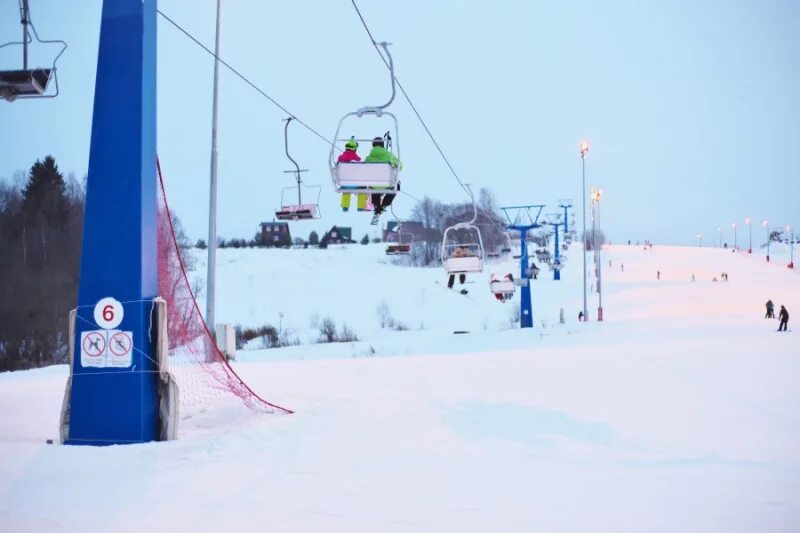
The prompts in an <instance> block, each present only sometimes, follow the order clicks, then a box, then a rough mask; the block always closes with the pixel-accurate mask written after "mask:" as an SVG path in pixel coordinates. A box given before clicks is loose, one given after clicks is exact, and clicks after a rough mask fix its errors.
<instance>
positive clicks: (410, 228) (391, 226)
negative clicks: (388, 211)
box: [383, 220, 441, 244]
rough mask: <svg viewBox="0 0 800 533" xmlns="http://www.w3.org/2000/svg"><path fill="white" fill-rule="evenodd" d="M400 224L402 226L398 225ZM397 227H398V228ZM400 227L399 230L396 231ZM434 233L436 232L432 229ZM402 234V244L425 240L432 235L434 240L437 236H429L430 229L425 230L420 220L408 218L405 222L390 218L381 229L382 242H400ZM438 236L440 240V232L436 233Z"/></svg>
mask: <svg viewBox="0 0 800 533" xmlns="http://www.w3.org/2000/svg"><path fill="white" fill-rule="evenodd" d="M400 224H402V227H399V226H400ZM398 227H399V228H398ZM398 229H400V231H398ZM434 233H438V232H436V231H435V230H434ZM401 234H402V240H403V244H408V243H410V242H412V241H415V242H417V241H419V242H421V241H425V240H427V239H430V238H431V237H432V239H433V240H435V239H436V238H437V237H436V235H433V236H431V231H430V230H426V229H425V226H423V225H422V222H417V221H415V220H408V221H405V222H402V223H401V222H397V221H396V220H390V221H389V222H387V223H386V228H384V230H383V242H398V243H399V242H400V237H401ZM438 238H439V239H440V240H441V233H439V234H438Z"/></svg>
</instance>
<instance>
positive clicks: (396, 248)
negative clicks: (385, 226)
mask: <svg viewBox="0 0 800 533" xmlns="http://www.w3.org/2000/svg"><path fill="white" fill-rule="evenodd" d="M409 252H411V245H410V244H390V245H388V246H387V247H386V255H408V253H409Z"/></svg>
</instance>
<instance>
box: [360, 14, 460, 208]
mask: <svg viewBox="0 0 800 533" xmlns="http://www.w3.org/2000/svg"><path fill="white" fill-rule="evenodd" d="M350 2H351V3H352V4H353V8H355V10H356V13H357V14H358V18H359V19H361V24H362V25H363V26H364V30H366V32H367V35H368V36H369V39H370V41H371V42H372V46H374V47H375V51H376V52H377V53H378V55H379V56H380V57H381V60H382V61H383V63H384V64H385V65H386V68H389V62H388V61H387V60H386V58H385V57H384V56H383V54H382V53H381V50H380V48H378V43H377V41H375V38H374V37H373V36H372V32H371V31H370V29H369V26H368V25H367V22H366V21H365V20H364V16H363V15H362V14H361V10H360V9H359V8H358V4H356V0H350ZM394 80H395V82H396V83H397V86H398V87H399V88H400V92H402V93H403V96H404V97H405V99H406V101H407V102H408V105H409V106H411V109H412V110H413V111H414V114H415V115H417V119H419V122H420V124H422V127H423V128H424V129H425V132H426V133H427V134H428V137H430V139H431V142H433V145H434V146H435V147H436V150H437V151H438V152H439V155H441V156H442V159H443V160H444V162H445V164H446V165H447V167H448V168H449V169H450V172H451V173H452V174H453V177H454V178H455V179H456V181H457V182H458V184H459V185H460V186H461V188H462V189H464V192H465V193H467V195H468V196H469V197H470V198H473V196H472V193H471V192H470V191H469V190H468V189H467V187H466V186H465V185H464V182H462V181H461V178H459V177H458V173H456V171H455V169H454V168H453V165H451V164H450V160H449V159H447V156H446V155H445V154H444V151H443V150H442V148H441V146H439V143H438V142H436V138H435V137H434V136H433V133H431V130H430V128H428V125H427V124H426V123H425V121H424V120H423V119H422V115H420V113H419V111H418V110H417V107H416V106H415V105H414V102H412V101H411V97H409V96H408V93H407V92H406V90H405V88H403V84H402V83H400V80H399V79H397V76H395V77H394Z"/></svg>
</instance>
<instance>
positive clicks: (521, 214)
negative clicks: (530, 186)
mask: <svg viewBox="0 0 800 533" xmlns="http://www.w3.org/2000/svg"><path fill="white" fill-rule="evenodd" d="M500 209H501V210H502V211H503V213H504V214H505V215H506V219H507V220H508V224H506V228H507V229H510V230H515V231H518V232H519V239H520V257H519V279H520V282H521V283H522V288H521V290H520V306H519V325H520V327H521V328H531V327H533V305H532V304H531V287H530V282H529V280H530V266H529V264H528V232H529V231H530V230H532V229H535V228H539V227H541V224H539V216H540V215H541V214H542V209H544V205H520V206H510V207H501V208H500ZM513 211H516V214H515V215H514V216H513V217H512V216H511V213H512V212H513ZM534 211H535V212H536V213H535V215H534Z"/></svg>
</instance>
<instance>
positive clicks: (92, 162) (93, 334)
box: [65, 0, 159, 445]
mask: <svg viewBox="0 0 800 533" xmlns="http://www.w3.org/2000/svg"><path fill="white" fill-rule="evenodd" d="M156 2H157V0H103V9H102V15H101V21H100V43H99V51H98V59H97V77H96V82H95V90H94V112H93V115H92V136H91V146H90V151H89V174H88V179H87V191H86V211H85V215H84V228H83V249H82V254H81V270H80V282H79V287H78V306H77V320H76V324H75V341H74V353H75V357H74V360H73V363H72V375H71V379H70V383H71V385H70V386H69V387H70V388H69V394H70V414H69V432H68V435H66V439H65V440H66V443H67V444H84V445H85V444H89V445H107V444H126V443H136V442H148V441H152V440H156V439H158V437H159V425H158V424H159V418H158V416H159V415H158V373H157V370H158V369H157V367H156V362H155V361H156V358H155V342H156V339H155V337H154V335H151V332H152V325H153V324H152V310H153V305H154V303H153V299H154V298H155V297H156V296H157V292H158V248H157V246H156V226H157V203H156V183H157V179H156V8H157V5H156Z"/></svg>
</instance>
